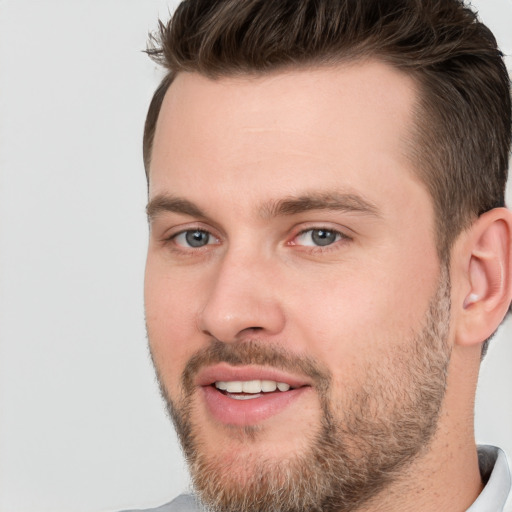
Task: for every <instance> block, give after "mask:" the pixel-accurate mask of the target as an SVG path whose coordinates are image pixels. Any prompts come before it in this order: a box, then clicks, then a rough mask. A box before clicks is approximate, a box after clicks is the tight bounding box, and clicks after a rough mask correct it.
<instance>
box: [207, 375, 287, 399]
mask: <svg viewBox="0 0 512 512" xmlns="http://www.w3.org/2000/svg"><path fill="white" fill-rule="evenodd" d="M213 385H214V386H215V388H216V389H218V390H219V391H220V392H221V393H222V394H224V395H226V396H229V397H230V398H233V399H235V400H251V399H253V398H260V397H261V396H264V395H267V394H269V393H284V392H286V391H289V390H290V389H294V388H292V387H291V386H290V385H289V384H286V383H285V382H277V381H275V380H258V379H256V380H243V381H242V380H235V381H216V382H214V384H213Z"/></svg>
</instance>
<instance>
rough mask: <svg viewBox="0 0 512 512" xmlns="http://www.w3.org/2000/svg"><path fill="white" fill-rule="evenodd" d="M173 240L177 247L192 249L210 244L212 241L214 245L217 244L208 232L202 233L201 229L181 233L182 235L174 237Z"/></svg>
mask: <svg viewBox="0 0 512 512" xmlns="http://www.w3.org/2000/svg"><path fill="white" fill-rule="evenodd" d="M173 239H174V241H175V242H176V243H177V244H178V245H181V246H183V247H190V248H193V249H197V248H200V247H204V246H205V245H208V244H210V243H212V242H211V241H212V239H213V240H214V243H217V240H216V239H215V238H213V237H212V235H211V234H210V233H208V231H203V230H202V229H191V230H189V231H183V232H182V233H178V234H177V235H175V236H174V237H173Z"/></svg>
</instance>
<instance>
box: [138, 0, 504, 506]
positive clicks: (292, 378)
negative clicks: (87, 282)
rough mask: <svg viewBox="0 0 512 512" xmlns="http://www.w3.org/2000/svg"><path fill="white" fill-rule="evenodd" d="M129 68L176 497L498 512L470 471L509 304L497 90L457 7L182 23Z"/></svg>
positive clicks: (486, 484) (491, 454) (495, 459)
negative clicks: (135, 78) (492, 357)
mask: <svg viewBox="0 0 512 512" xmlns="http://www.w3.org/2000/svg"><path fill="white" fill-rule="evenodd" d="M149 52H150V54H152V55H153V56H154V58H156V59H157V60H158V61H159V62H161V63H162V64H163V65H164V66H165V67H166V69H167V70H168V75H167V76H166V78H165V79H164V81H163V82H162V84H161V86H160V87H159V89H158V90H157V91H156V93H155V96H154V98H153V101H152V104H151V106H150V109H149V113H148V118H147V122H146V128H145V138H144V150H145V164H146V171H147V177H148V184H149V204H148V209H147V210H148V216H149V220H150V241H149V250H148V259H147V270H146V285H145V286H146V292H145V300H146V316H147V328H148V337H149V343H150V349H151V354H152V357H153V361H154V364H155V368H156V371H157V374H158V378H159V382H160V384H161V388H162V393H163V395H164V397H165V399H166V400H167V402H168V404H169V411H170V414H171V416H172V419H173V421H174V424H175V426H176V429H177V431H178V434H179V436H180V439H181V442H182V445H183V450H184V453H185V455H186V457H187V460H188V463H189V466H190V471H191V475H192V480H193V483H194V489H195V494H194V495H188V496H182V497H180V498H178V499H177V500H175V501H174V502H172V503H170V504H167V505H164V506H163V507H161V508H159V509H157V510H159V511H174V510H181V511H187V510H202V509H203V508H204V509H205V510H211V511H215V512H235V511H238V512H242V511H246V512H264V511H265V512H267V511H276V512H277V511H283V512H284V511H286V512H292V511H295V512H298V511H323V512H326V511H332V512H346V511H358V512H359V511H365V512H375V511H382V512H384V511H393V512H401V511H412V510H414V511H420V512H431V511H432V512H434V511H435V512H438V511H450V512H453V511H455V512H456V511H465V510H469V511H471V512H482V511H503V510H512V508H511V504H510V499H509V504H506V502H507V499H508V498H509V496H510V493H511V490H510V489H511V483H510V482H511V480H510V473H509V470H508V467H507V463H506V459H505V456H504V454H503V452H501V451H500V450H499V449H497V448H491V447H481V448H480V449H479V450H477V447H476V446H475V441H474V433H473V404H474V395H475V388H476V383H477V377H478V370H479V364H480V360H481V357H482V356H483V354H484V352H485V347H486V344H487V341H486V340H488V339H489V338H490V337H491V336H492V334H493V333H494V331H495V330H496V329H497V327H498V326H499V324H500V323H501V321H502V320H503V318H504V316H505V314H506V313H507V310H508V308H509V305H510V302H511V298H512V287H511V275H510V271H511V262H512V260H511V229H512V215H511V213H510V212H509V211H508V210H507V209H505V208H504V189H505V182H506V176H507V166H508V156H509V150H510V139H511V133H510V127H511V106H510V90H509V79H508V76H507V73H506V69H505V67H504V64H503V61H502V56H501V53H500V52H499V50H498V49H497V47H496V42H495V39H494V37H493V36H492V34H491V33H490V31H489V30H488V29H487V28H486V27H485V26H484V25H482V24H481V23H480V22H479V21H478V20H477V18H476V16H475V14H474V13H473V12H472V11H471V10H470V9H469V8H467V7H465V6H464V5H463V4H462V2H460V1H458V0H442V1H440V0H422V1H419V0H393V1H392V2H388V1H383V0H337V1H333V0H315V1H312V0H296V1H293V2H292V1H289V0H288V1H287V0H223V1H220V0H216V1H212V0H189V1H187V2H183V3H182V4H181V5H180V7H179V8H178V10H177V12H176V13H175V14H174V16H173V18H172V19H171V21H170V22H169V23H168V24H167V25H164V24H162V25H161V27H160V34H159V36H158V38H157V39H156V40H155V41H154V45H153V47H152V48H151V49H150V51H149Z"/></svg>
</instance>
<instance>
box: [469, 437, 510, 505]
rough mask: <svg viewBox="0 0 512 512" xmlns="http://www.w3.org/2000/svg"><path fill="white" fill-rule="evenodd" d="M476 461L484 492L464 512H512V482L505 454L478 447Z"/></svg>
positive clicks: (489, 448) (498, 450)
mask: <svg viewBox="0 0 512 512" xmlns="http://www.w3.org/2000/svg"><path fill="white" fill-rule="evenodd" d="M478 461H479V464H480V473H481V474H482V479H483V481H484V482H486V484H485V487H484V490H483V491H482V493H481V494H480V496H478V498H477V500H476V501H475V502H474V503H473V505H471V507H469V508H468V510H467V511H466V512H512V480H511V477H510V467H509V464H508V461H507V456H506V455H505V452H503V451H502V450H500V449H499V448H496V447H494V446H479V447H478Z"/></svg>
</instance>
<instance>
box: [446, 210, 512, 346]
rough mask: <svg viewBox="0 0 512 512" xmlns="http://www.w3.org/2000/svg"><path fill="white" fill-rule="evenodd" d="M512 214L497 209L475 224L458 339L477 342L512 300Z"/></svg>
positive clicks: (499, 319) (490, 330)
mask: <svg viewBox="0 0 512 512" xmlns="http://www.w3.org/2000/svg"><path fill="white" fill-rule="evenodd" d="M511 235H512V213H511V212H510V211H508V210H507V209H505V208H495V209H493V210H490V211H489V212H486V213H484V214H483V215H481V216H480V217H479V218H478V219H477V220H476V221H475V223H474V224H473V226H472V227H471V229H470V232H469V236H468V245H467V246H466V247H467V250H466V256H465V258H466V261H467V263H466V269H467V272H466V274H467V277H466V279H467V285H466V292H465V295H464V297H463V301H462V304H461V306H462V307H461V310H462V311H461V315H460V317H459V320H460V321H459V322H458V326H457V335H456V342H457V343H458V344H459V345H466V346H469V345H477V344H480V343H482V342H483V341H485V340H486V339H487V338H489V337H490V336H491V335H492V334H493V333H494V331H495V330H496V329H497V328H498V326H499V325H500V323H501V322H502V320H503V318H504V317H505V314H506V313H507V311H508V308H509V305H510V302H511V300H512V283H511V270H512V260H511V257H512V251H511V243H512V236H511Z"/></svg>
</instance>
